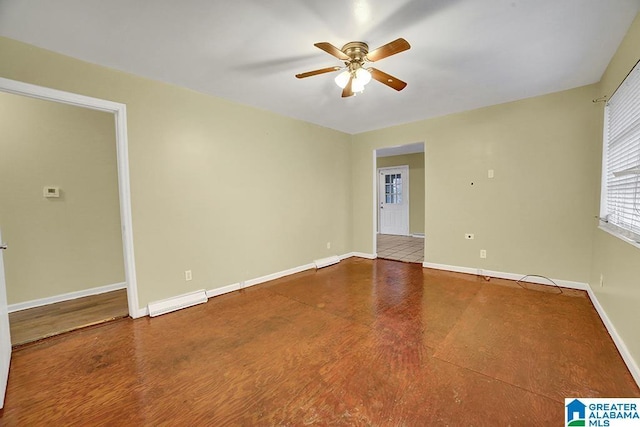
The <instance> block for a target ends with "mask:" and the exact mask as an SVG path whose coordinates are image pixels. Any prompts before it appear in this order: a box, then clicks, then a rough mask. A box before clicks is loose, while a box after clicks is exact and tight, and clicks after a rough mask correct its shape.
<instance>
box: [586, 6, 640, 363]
mask: <svg viewBox="0 0 640 427" xmlns="http://www.w3.org/2000/svg"><path fill="white" fill-rule="evenodd" d="M639 43H640V15H638V16H636V19H635V21H634V22H633V24H632V26H631V28H630V30H629V32H628V33H627V36H626V37H625V39H624V40H623V41H622V43H621V44H620V47H619V48H618V51H617V53H616V54H615V56H614V57H613V59H612V60H611V63H610V64H609V67H608V68H607V70H606V72H605V74H604V76H603V77H602V81H601V84H600V86H599V88H598V96H602V95H607V96H611V95H612V94H613V92H614V91H615V89H616V88H617V87H618V85H619V84H620V82H622V80H624V78H625V76H626V75H627V73H628V72H629V71H630V70H631V69H632V68H633V66H634V65H635V64H636V62H638V60H640V52H639V51H638V45H639ZM598 106H599V112H598V115H599V119H600V127H599V132H600V135H602V116H603V111H604V110H603V109H604V105H603V104H602V103H601V104H599V105H598ZM600 154H601V153H600ZM600 158H601V156H600V157H599V159H600ZM599 166H601V165H600V164H599ZM598 170H600V169H598ZM593 192H594V193H597V194H599V192H600V181H598V182H597V185H596V186H594V189H593ZM593 234H594V238H595V244H594V252H593V264H592V268H591V278H590V281H589V283H590V285H591V287H592V289H593V291H594V292H595V294H596V295H597V298H598V301H600V304H601V305H602V307H603V308H604V310H605V312H606V313H607V316H608V317H609V319H610V320H611V322H612V323H613V325H614V327H615V328H616V331H617V332H618V334H619V335H620V337H621V338H622V339H623V341H624V342H625V344H626V345H627V347H628V349H629V352H630V353H631V355H632V357H633V358H634V360H635V361H636V364H637V365H640V328H638V325H640V309H639V307H640V249H638V248H636V247H634V246H632V245H630V244H629V243H626V242H623V241H622V240H620V239H618V238H616V237H614V236H612V235H610V234H607V233H606V232H604V231H602V230H600V229H598V228H596V227H595V226H594V227H593ZM600 275H602V277H603V279H604V283H603V284H604V286H603V287H600Z"/></svg>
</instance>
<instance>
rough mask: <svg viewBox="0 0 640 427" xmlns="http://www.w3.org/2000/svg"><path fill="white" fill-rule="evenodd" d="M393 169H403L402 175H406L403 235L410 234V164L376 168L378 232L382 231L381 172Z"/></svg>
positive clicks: (403, 189)
mask: <svg viewBox="0 0 640 427" xmlns="http://www.w3.org/2000/svg"><path fill="white" fill-rule="evenodd" d="M391 169H395V170H401V171H402V175H403V177H404V179H403V180H402V197H403V199H404V200H405V203H402V204H403V209H404V212H403V215H405V216H406V219H407V220H406V225H407V227H406V230H405V231H406V232H405V233H404V234H403V235H406V236H408V235H410V234H411V233H410V231H411V224H410V220H411V218H410V212H411V206H410V203H411V201H410V199H409V166H408V165H400V166H388V167H387V166H385V167H383V168H377V169H376V172H377V173H376V177H377V190H378V191H377V194H376V200H377V202H378V206H377V211H376V212H377V214H378V224H377V230H378V233H381V228H382V227H381V221H380V217H381V215H380V203H381V200H380V192H381V191H382V189H381V188H380V173H384V172H385V171H387V170H391Z"/></svg>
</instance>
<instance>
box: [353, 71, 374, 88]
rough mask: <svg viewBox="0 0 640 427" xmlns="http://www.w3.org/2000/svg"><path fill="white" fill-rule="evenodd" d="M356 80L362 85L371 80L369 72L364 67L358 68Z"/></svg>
mask: <svg viewBox="0 0 640 427" xmlns="http://www.w3.org/2000/svg"><path fill="white" fill-rule="evenodd" d="M356 80H358V81H359V82H360V83H361V84H362V86H365V85H366V84H367V83H369V82H370V81H371V73H370V72H369V71H368V70H366V69H364V68H358V69H357V70H356Z"/></svg>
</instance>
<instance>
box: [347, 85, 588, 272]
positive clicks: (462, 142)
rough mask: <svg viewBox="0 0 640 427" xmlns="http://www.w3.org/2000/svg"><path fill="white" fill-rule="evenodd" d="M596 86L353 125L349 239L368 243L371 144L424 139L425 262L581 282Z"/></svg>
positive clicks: (363, 247)
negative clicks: (401, 121)
mask: <svg viewBox="0 0 640 427" xmlns="http://www.w3.org/2000/svg"><path fill="white" fill-rule="evenodd" d="M597 93H598V92H597V87H596V86H594V85H592V86H587V87H582V88H578V89H574V90H569V91H565V92H560V93H554V94H551V95H546V96H540V97H536V98H531V99H526V100H522V101H518V102H512V103H508V104H503V105H497V106H493V107H488V108H482V109H478V110H474V111H469V112H465V113H460V114H454V115H450V116H446V117H441V118H436V119H431V120H424V121H420V122H416V123H411V124H407V125H403V126H397V127H392V128H387V129H383V130H379V131H373V132H368V133H363V134H359V135H356V136H355V137H354V143H353V151H352V157H353V170H352V175H353V178H352V179H353V190H352V191H353V193H354V197H353V200H354V203H353V212H354V228H353V233H354V234H353V239H354V249H355V250H356V251H362V252H371V250H372V249H371V248H372V233H371V230H372V218H371V213H370V209H371V208H370V206H371V204H372V199H371V197H372V195H371V191H370V190H369V188H370V179H371V178H370V177H371V167H372V166H371V163H370V160H369V159H370V152H371V150H373V149H376V148H380V147H384V146H394V145H402V144H407V143H411V142H414V141H425V175H426V199H425V235H426V239H425V261H426V262H431V263H437V264H445V265H452V266H461V267H470V268H483V269H489V270H495V271H501V272H508V273H517V274H540V275H545V276H548V277H552V278H557V279H564V280H574V281H580V282H587V281H588V278H589V270H590V261H591V250H592V232H591V230H592V227H593V224H594V216H595V215H596V214H597V194H595V193H594V192H593V188H594V186H595V185H596V184H597V181H598V179H599V176H598V173H597V167H598V154H599V150H600V145H599V144H600V130H599V127H598V120H597V119H598V114H599V109H598V107H597V106H594V104H593V103H592V102H591V100H592V99H593V98H594V97H595V96H596V95H597ZM489 169H493V170H494V171H495V178H493V179H489V178H488V177H487V175H488V174H487V173H488V170H489ZM472 183H473V184H472ZM465 233H474V234H475V240H473V241H468V240H465V239H464V234H465ZM480 249H486V250H487V255H488V256H487V259H480V257H479V252H480Z"/></svg>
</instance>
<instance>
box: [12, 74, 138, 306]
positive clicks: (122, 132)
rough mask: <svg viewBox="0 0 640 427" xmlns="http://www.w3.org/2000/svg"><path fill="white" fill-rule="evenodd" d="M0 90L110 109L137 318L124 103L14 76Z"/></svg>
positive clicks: (127, 271)
mask: <svg viewBox="0 0 640 427" xmlns="http://www.w3.org/2000/svg"><path fill="white" fill-rule="evenodd" d="M0 91H2V92H7V93H13V94H15V95H22V96H28V97H31V98H37V99H42V100H45V101H53V102H59V103H62V104H68V105H75V106H77V107H81V108H88V109H91V110H97V111H104V112H107V113H112V114H113V115H114V117H115V123H116V151H117V161H118V190H119V194H120V222H121V226H122V247H123V253H124V273H125V280H126V282H127V299H128V304H129V315H130V316H131V317H133V318H134V319H135V318H138V317H141V316H144V315H145V313H144V310H140V308H139V307H138V284H137V280H136V264H135V259H134V254H133V234H132V233H133V220H132V215H131V188H130V184H129V148H128V147H129V142H128V140H127V107H126V105H125V104H120V103H117V102H112V101H107V100H104V99H99V98H91V97H89V96H84V95H78V94H75V93H70V92H64V91H60V90H56V89H50V88H46V87H43V86H36V85H32V84H29V83H23V82H19V81H16V80H10V79H5V78H3V77H0Z"/></svg>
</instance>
